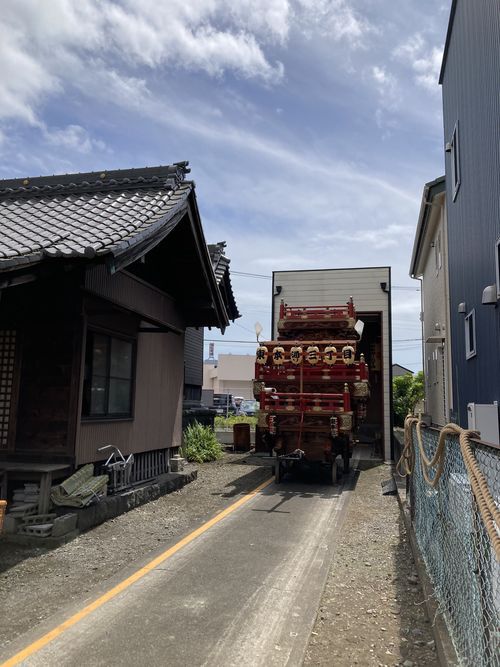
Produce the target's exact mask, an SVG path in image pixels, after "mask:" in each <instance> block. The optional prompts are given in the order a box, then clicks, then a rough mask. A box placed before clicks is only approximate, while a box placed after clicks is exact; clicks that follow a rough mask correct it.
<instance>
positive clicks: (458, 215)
mask: <svg viewBox="0 0 500 667" xmlns="http://www.w3.org/2000/svg"><path fill="white" fill-rule="evenodd" d="M499 54H500V12H499V10H498V0H477V1H476V2H466V1H465V0H458V2H457V3H456V12H455V17H454V21H453V26H452V31H451V35H450V40H449V46H448V53H447V60H446V63H445V69H444V74H443V80H442V83H443V112H444V141H445V143H446V142H449V141H451V137H452V134H453V130H454V127H455V125H456V123H457V122H458V130H459V154H460V171H461V179H460V181H461V182H460V188H459V190H458V193H457V195H456V198H455V200H453V192H452V178H451V154H450V153H446V154H445V160H446V162H445V164H446V183H447V190H446V198H447V213H448V248H449V273H450V316H451V329H452V363H453V405H454V411H455V414H454V415H453V416H454V417H455V418H457V419H458V421H459V423H460V424H461V425H462V426H467V403H469V402H476V403H492V402H493V401H495V400H500V345H499V341H500V308H498V307H494V306H485V305H482V304H481V296H482V292H483V289H484V288H485V287H486V286H487V285H491V284H493V283H495V243H496V241H497V239H498V238H499V237H500V151H499V150H498V146H499V144H500V124H499V122H498V119H499V118H500V95H499V92H498V91H499V90H500V62H499V60H500V55H499ZM462 302H465V304H466V313H468V312H470V311H471V310H472V309H475V315H476V333H477V344H476V349H477V354H476V356H475V357H472V358H471V359H466V354H465V325H464V317H465V316H464V314H461V313H458V304H459V303H462Z"/></svg>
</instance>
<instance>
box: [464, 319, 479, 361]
mask: <svg viewBox="0 0 500 667" xmlns="http://www.w3.org/2000/svg"><path fill="white" fill-rule="evenodd" d="M475 356H476V311H475V310H474V309H473V310H471V311H470V313H469V314H468V315H466V317H465V358H466V359H470V358H471V357H475Z"/></svg>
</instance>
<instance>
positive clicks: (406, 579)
mask: <svg viewBox="0 0 500 667" xmlns="http://www.w3.org/2000/svg"><path fill="white" fill-rule="evenodd" d="M363 463H364V464H365V465H361V466H360V467H364V468H365V469H364V470H361V471H360V474H359V478H358V481H357V484H356V488H355V490H354V492H353V494H352V497H351V502H350V504H349V508H348V510H347V516H346V520H345V523H344V525H343V528H342V535H341V539H340V540H339V546H338V548H337V550H336V553H335V554H334V558H333V562H332V565H331V568H330V573H329V575H328V580H327V584H326V587H325V590H324V593H323V597H322V600H321V604H320V608H319V611H318V615H317V618H316V622H315V626H314V629H313V633H312V635H311V638H310V641H309V646H308V649H307V652H306V657H305V660H304V665H331V666H332V667H344V666H347V665H367V666H368V665H369V666H372V665H375V666H377V667H385V666H387V667H389V666H391V667H392V666H396V665H404V667H413V666H417V665H419V666H424V665H425V667H434V666H437V665H439V663H438V661H437V658H436V652H435V647H434V642H433V637H432V632H431V627H430V624H429V622H428V620H427V618H426V614H425V610H424V604H423V601H424V596H423V592H422V589H421V587H420V584H419V581H418V577H417V575H416V572H415V566H414V562H413V558H412V555H411V549H410V545H409V542H408V539H407V536H406V531H405V527H404V523H403V520H402V518H401V515H400V511H399V506H398V502H397V498H396V497H395V496H383V495H382V494H381V486H380V483H381V481H383V480H385V479H388V478H389V477H390V474H389V471H388V468H387V467H386V466H383V465H378V466H375V467H371V468H370V467H368V465H366V464H367V463H368V462H363Z"/></svg>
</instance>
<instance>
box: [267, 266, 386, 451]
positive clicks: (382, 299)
mask: <svg viewBox="0 0 500 667" xmlns="http://www.w3.org/2000/svg"><path fill="white" fill-rule="evenodd" d="M390 280H391V272H390V268H389V267H380V268H360V269H325V270H320V271H275V272H274V273H273V294H275V292H276V287H277V286H278V285H279V286H281V292H280V294H279V295H276V296H274V297H273V299H274V303H273V322H272V328H273V332H274V335H276V325H277V321H278V315H279V304H280V301H281V299H283V300H284V301H285V303H287V304H289V305H291V306H294V305H296V306H301V305H302V306H307V305H310V306H328V305H336V304H343V303H346V302H347V300H348V299H349V297H350V296H352V297H353V299H354V305H355V306H356V310H357V311H358V312H362V311H365V312H371V313H375V312H380V313H381V315H382V329H383V331H382V368H383V374H382V375H383V385H384V386H383V403H384V415H383V421H384V454H385V458H386V460H389V459H390V458H391V441H392V433H391V389H390V382H391V372H392V371H391V328H390V295H389V294H387V293H386V292H384V291H383V290H382V288H381V287H380V283H383V282H385V283H387V288H388V289H389V287H390Z"/></svg>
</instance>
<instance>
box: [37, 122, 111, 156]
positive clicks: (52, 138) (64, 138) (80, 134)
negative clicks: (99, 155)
mask: <svg viewBox="0 0 500 667" xmlns="http://www.w3.org/2000/svg"><path fill="white" fill-rule="evenodd" d="M43 134H44V137H45V141H46V142H47V143H48V144H50V145H52V146H57V147H59V148H63V149H64V150H67V151H71V152H72V151H76V152H78V153H84V154H88V153H90V152H91V151H93V150H99V151H104V150H106V144H105V143H104V141H101V140H99V139H93V138H92V137H91V136H90V135H89V133H88V132H87V130H86V129H85V128H83V127H81V126H80V125H68V126H66V127H65V128H44V130H43Z"/></svg>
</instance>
